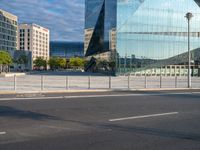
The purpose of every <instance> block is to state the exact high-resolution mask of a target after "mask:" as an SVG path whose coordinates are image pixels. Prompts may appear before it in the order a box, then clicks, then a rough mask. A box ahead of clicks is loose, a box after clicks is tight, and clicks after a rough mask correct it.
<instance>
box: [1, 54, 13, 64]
mask: <svg viewBox="0 0 200 150" xmlns="http://www.w3.org/2000/svg"><path fill="white" fill-rule="evenodd" d="M12 62H13V61H12V57H11V56H10V54H9V53H8V52H6V51H0V65H11V64H12Z"/></svg>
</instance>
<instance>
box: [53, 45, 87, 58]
mask: <svg viewBox="0 0 200 150" xmlns="http://www.w3.org/2000/svg"><path fill="white" fill-rule="evenodd" d="M83 56H84V54H83V43H82V42H50V57H62V58H71V57H83Z"/></svg>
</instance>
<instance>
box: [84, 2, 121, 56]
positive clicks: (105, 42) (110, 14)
mask: <svg viewBox="0 0 200 150" xmlns="http://www.w3.org/2000/svg"><path fill="white" fill-rule="evenodd" d="M85 4H86V5H85V6H86V12H85V55H86V56H92V55H95V54H100V53H103V52H107V51H109V40H110V38H109V35H110V34H109V33H110V31H111V30H112V29H113V28H116V8H117V7H116V5H117V1H116V0H86V1H85ZM86 43H87V44H86Z"/></svg>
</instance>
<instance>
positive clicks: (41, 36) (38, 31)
mask: <svg viewBox="0 0 200 150" xmlns="http://www.w3.org/2000/svg"><path fill="white" fill-rule="evenodd" d="M49 38H50V32H49V30H48V29H47V28H44V27H41V26H39V25H37V24H20V25H19V28H18V49H19V50H27V51H31V52H32V60H33V61H34V60H35V59H36V58H37V57H43V58H44V59H45V60H49Z"/></svg>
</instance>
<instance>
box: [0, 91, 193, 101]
mask: <svg viewBox="0 0 200 150" xmlns="http://www.w3.org/2000/svg"><path fill="white" fill-rule="evenodd" d="M179 94H180V95H187V94H192V93H190V92H184V93H153V94H149V93H148V94H110V95H79V96H58V97H24V98H23V97H21V98H19V97H18V98H0V101H13V100H48V99H75V98H98V97H99V98H100V97H128V96H164V95H179Z"/></svg>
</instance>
